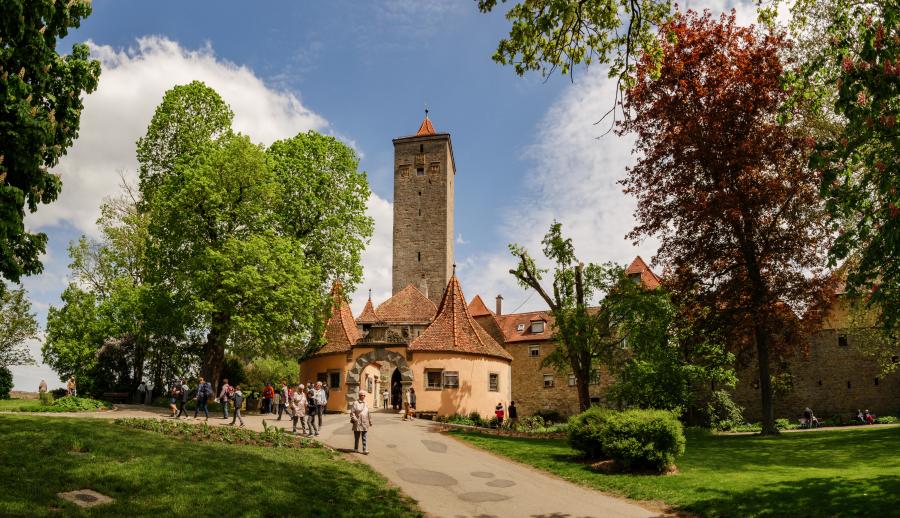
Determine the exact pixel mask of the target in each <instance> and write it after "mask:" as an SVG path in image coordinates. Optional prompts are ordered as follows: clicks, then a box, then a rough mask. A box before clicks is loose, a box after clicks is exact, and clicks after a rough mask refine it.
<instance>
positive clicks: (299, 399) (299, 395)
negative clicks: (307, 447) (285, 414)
mask: <svg viewBox="0 0 900 518" xmlns="http://www.w3.org/2000/svg"><path fill="white" fill-rule="evenodd" d="M290 410H291V422H292V423H293V425H294V427H293V432H294V433H297V423H298V422H299V423H300V429H301V430H302V431H303V432H302V433H303V434H304V435H306V387H304V386H303V385H302V384H301V385H297V390H295V391H294V394H293V395H292V396H291V406H290Z"/></svg>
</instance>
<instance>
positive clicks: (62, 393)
mask: <svg viewBox="0 0 900 518" xmlns="http://www.w3.org/2000/svg"><path fill="white" fill-rule="evenodd" d="M50 393H51V394H53V397H54V398H56V399H59V398H61V397H66V396H68V395H69V391H68V390H66V389H64V388H62V387H60V388H56V389H53V390H51V391H50Z"/></svg>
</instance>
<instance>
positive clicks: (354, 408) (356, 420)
mask: <svg viewBox="0 0 900 518" xmlns="http://www.w3.org/2000/svg"><path fill="white" fill-rule="evenodd" d="M350 423H351V424H352V425H353V451H359V439H360V438H362V447H363V449H362V452H363V454H365V455H368V454H369V449H368V448H367V447H366V433H367V432H368V431H369V428H371V427H372V415H371V414H369V407H367V406H366V393H365V391H363V390H360V391H359V399H357V400H356V401H354V402H353V404H352V405H350Z"/></svg>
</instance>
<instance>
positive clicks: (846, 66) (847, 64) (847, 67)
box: [841, 57, 853, 73]
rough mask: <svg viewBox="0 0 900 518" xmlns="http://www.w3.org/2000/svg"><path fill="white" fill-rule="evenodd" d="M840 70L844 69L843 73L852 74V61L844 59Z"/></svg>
mask: <svg viewBox="0 0 900 518" xmlns="http://www.w3.org/2000/svg"><path fill="white" fill-rule="evenodd" d="M841 68H843V69H844V72H848V73H849V72H853V60H852V59H850V58H846V57H845V58H844V62H843V63H841Z"/></svg>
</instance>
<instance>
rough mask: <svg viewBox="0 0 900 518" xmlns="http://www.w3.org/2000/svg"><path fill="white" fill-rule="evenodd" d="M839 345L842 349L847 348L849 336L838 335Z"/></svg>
mask: <svg viewBox="0 0 900 518" xmlns="http://www.w3.org/2000/svg"><path fill="white" fill-rule="evenodd" d="M838 345H839V346H840V347H847V335H838Z"/></svg>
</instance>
